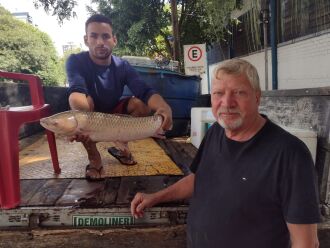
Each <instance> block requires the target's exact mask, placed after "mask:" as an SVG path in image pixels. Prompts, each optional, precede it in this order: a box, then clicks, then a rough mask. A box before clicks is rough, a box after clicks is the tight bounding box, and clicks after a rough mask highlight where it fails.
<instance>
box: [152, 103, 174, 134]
mask: <svg viewBox="0 0 330 248" xmlns="http://www.w3.org/2000/svg"><path fill="white" fill-rule="evenodd" d="M155 115H161V116H162V117H163V123H162V126H161V129H162V130H164V131H168V130H171V129H172V126H173V122H172V110H171V108H163V107H160V108H158V109H157V110H156V112H155Z"/></svg>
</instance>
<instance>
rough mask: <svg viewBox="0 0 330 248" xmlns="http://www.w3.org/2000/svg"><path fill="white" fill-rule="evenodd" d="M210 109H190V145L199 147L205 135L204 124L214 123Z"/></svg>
mask: <svg viewBox="0 0 330 248" xmlns="http://www.w3.org/2000/svg"><path fill="white" fill-rule="evenodd" d="M215 121H216V120H215V118H214V116H213V114H212V110H211V108H191V130H190V138H191V143H192V144H193V145H194V146H195V147H197V148H198V147H199V145H200V143H201V142H202V139H203V138H204V135H205V133H206V130H207V128H206V124H207V123H210V124H211V123H213V122H215Z"/></svg>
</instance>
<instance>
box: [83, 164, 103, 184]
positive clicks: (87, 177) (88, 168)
mask: <svg viewBox="0 0 330 248" xmlns="http://www.w3.org/2000/svg"><path fill="white" fill-rule="evenodd" d="M102 169H103V166H101V167H100V168H98V169H96V168H95V167H92V166H91V165H90V164H88V165H87V166H86V169H85V172H86V174H87V171H91V170H94V171H96V172H97V173H98V174H99V176H100V177H97V178H94V177H91V176H88V175H85V177H86V180H87V181H89V182H95V181H103V180H104V178H102V177H101V171H102Z"/></svg>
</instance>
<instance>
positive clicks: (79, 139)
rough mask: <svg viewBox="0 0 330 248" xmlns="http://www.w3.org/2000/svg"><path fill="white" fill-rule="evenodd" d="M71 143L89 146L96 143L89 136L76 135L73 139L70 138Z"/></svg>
mask: <svg viewBox="0 0 330 248" xmlns="http://www.w3.org/2000/svg"><path fill="white" fill-rule="evenodd" d="M69 141H70V142H73V141H76V142H82V143H84V144H88V143H93V142H94V141H92V140H91V138H90V137H89V135H88V134H87V135H86V134H75V135H74V136H72V137H69Z"/></svg>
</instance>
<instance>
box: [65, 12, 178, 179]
mask: <svg viewBox="0 0 330 248" xmlns="http://www.w3.org/2000/svg"><path fill="white" fill-rule="evenodd" d="M85 29H86V35H85V36H84V41H85V44H86V46H87V47H88V49H89V51H88V52H81V53H79V54H73V55H71V56H70V57H69V58H68V60H67V64H66V72H67V78H68V82H69V90H68V92H69V104H70V107H71V109H74V110H81V111H98V112H104V113H119V114H128V115H132V116H147V115H150V114H151V112H154V113H155V114H159V115H162V116H163V124H162V129H163V130H164V131H166V130H169V129H170V128H171V126H172V112H171V109H170V107H169V106H168V104H167V103H166V102H165V101H164V99H163V98H162V97H161V96H160V95H159V94H157V93H156V91H154V90H153V89H152V88H151V87H148V86H147V85H146V84H145V83H144V82H143V81H142V80H141V79H140V78H139V76H138V74H137V72H136V71H135V70H134V69H133V68H132V67H131V66H130V65H129V63H128V62H127V61H124V60H122V59H120V58H119V57H116V56H114V55H112V50H113V48H114V47H115V46H116V44H117V38H116V36H115V35H114V34H113V29H112V23H111V20H110V19H109V18H107V17H106V16H103V15H100V14H96V15H93V16H91V17H90V18H89V19H88V20H87V21H86V24H85ZM125 85H126V86H127V87H128V88H129V89H130V90H131V91H132V93H133V94H134V96H133V97H127V98H122V94H123V90H124V86H125ZM72 140H76V141H80V142H82V143H83V145H84V147H85V149H86V151H87V154H88V159H89V165H88V166H87V167H86V178H88V179H98V178H100V176H101V170H102V161H101V156H100V153H99V152H98V150H97V148H96V143H95V142H92V141H91V140H90V139H89V137H85V136H82V135H76V136H75V137H73V138H72ZM118 145H119V149H117V148H115V147H111V148H109V150H108V151H109V153H110V154H112V155H113V156H115V157H116V158H117V159H118V160H119V161H120V162H121V163H122V164H126V165H133V164H135V163H136V162H135V161H134V160H133V158H132V155H131V153H130V151H129V150H128V147H127V143H126V144H118Z"/></svg>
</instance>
